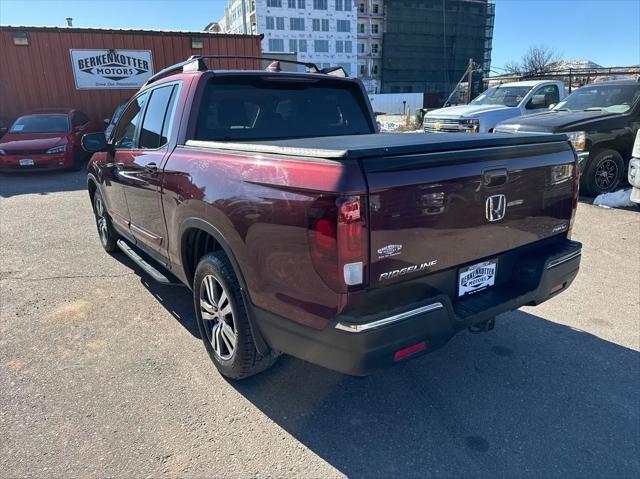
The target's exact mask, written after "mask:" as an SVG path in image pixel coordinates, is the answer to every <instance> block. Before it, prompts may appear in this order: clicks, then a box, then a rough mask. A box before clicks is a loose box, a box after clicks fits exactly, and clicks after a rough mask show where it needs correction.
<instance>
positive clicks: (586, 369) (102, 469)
mask: <svg viewBox="0 0 640 479" xmlns="http://www.w3.org/2000/svg"><path fill="white" fill-rule="evenodd" d="M574 236H575V238H576V239H578V240H580V241H582V242H583V243H584V254H583V263H582V265H583V267H582V270H581V273H580V275H579V276H578V278H577V280H576V281H575V283H574V284H573V286H572V288H571V289H570V290H569V291H568V292H566V293H565V294H563V295H561V296H559V297H558V298H556V299H554V300H552V301H550V302H548V303H546V304H544V305H542V306H540V307H538V308H524V309H523V310H521V311H517V312H513V313H509V314H505V315H502V316H500V317H499V319H498V322H497V326H496V329H495V330H494V331H493V332H491V333H487V334H481V335H472V334H469V333H466V332H465V333H463V334H460V335H459V336H457V337H456V338H454V339H453V340H452V341H451V343H450V344H449V345H448V346H447V347H445V348H444V349H442V350H440V351H438V352H436V353H434V354H432V355H429V356H425V357H423V358H420V359H417V360H415V361H411V362H408V363H405V364H404V365H402V366H399V367H396V368H393V369H388V370H385V371H382V372H380V373H378V374H375V375H373V376H369V377H366V378H352V377H348V376H342V375H340V374H337V373H334V372H331V371H328V370H324V369H321V368H318V367H315V366H312V365H310V364H307V363H304V362H302V361H298V360H295V359H292V358H288V357H284V358H281V360H280V361H279V363H278V364H277V365H276V367H274V368H273V369H272V370H270V371H268V372H267V373H265V374H262V375H260V376H258V377H255V378H252V379H250V380H247V381H245V382H242V383H230V382H227V381H225V380H224V379H222V378H221V377H220V376H219V375H218V374H217V372H216V370H215V368H214V366H213V365H212V364H211V363H210V361H209V359H208V357H207V355H206V354H205V351H204V348H203V347H202V345H201V342H200V339H199V338H198V332H197V328H196V326H195V323H194V321H193V318H192V313H191V298H190V294H189V291H188V290H187V289H186V288H180V287H166V286H160V285H158V284H156V283H153V282H152V281H151V280H150V279H149V278H148V277H147V276H146V275H145V274H144V273H142V272H141V271H139V270H137V269H136V268H134V267H133V265H132V264H131V263H130V262H129V261H127V260H126V258H125V257H124V256H123V255H115V256H114V257H111V256H109V255H107V254H106V253H104V252H103V250H102V249H101V247H100V244H99V241H98V237H97V234H96V232H95V226H94V223H93V219H92V216H91V208H90V204H89V201H88V197H87V194H86V192H85V190H84V176H83V174H82V173H79V174H69V173H62V174H47V175H38V176H19V177H0V288H1V289H0V301H1V305H0V308H1V309H0V316H1V318H0V476H2V477H22V476H31V477H62V476H64V477H71V476H83V477H87V476H100V477H106V476H118V477H134V476H135V477H141V476H144V477H149V476H152V477H162V476H171V477H173V476H180V477H185V476H189V477H191V476H207V477H247V476H257V477H305V478H306V477H323V478H324V477H342V476H349V477H365V476H367V477H405V476H420V477H425V476H433V477H471V476H473V477H479V476H482V477H616V478H626V477H639V476H640V459H639V458H640V394H639V393H640V361H639V359H640V356H639V354H638V351H639V350H640V325H639V322H638V321H639V319H640V214H639V213H638V212H637V211H625V210H605V209H602V208H598V207H593V206H591V205H588V204H581V205H580V208H579V211H578V216H577V224H576V230H575V235H574Z"/></svg>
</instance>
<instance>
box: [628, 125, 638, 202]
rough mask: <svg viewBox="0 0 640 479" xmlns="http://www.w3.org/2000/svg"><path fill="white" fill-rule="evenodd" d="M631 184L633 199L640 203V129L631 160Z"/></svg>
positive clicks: (629, 175) (629, 174)
mask: <svg viewBox="0 0 640 479" xmlns="http://www.w3.org/2000/svg"><path fill="white" fill-rule="evenodd" d="M628 178H629V184H630V185H631V201H633V202H634V203H640V130H638V131H637V132H636V141H635V142H634V143H633V158H631V161H630V162H629V173H628Z"/></svg>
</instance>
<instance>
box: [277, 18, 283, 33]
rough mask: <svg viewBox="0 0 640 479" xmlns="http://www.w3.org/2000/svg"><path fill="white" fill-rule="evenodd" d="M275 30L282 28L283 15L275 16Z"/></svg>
mask: <svg viewBox="0 0 640 479" xmlns="http://www.w3.org/2000/svg"><path fill="white" fill-rule="evenodd" d="M276 30H284V17H276Z"/></svg>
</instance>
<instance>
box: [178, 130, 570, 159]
mask: <svg viewBox="0 0 640 479" xmlns="http://www.w3.org/2000/svg"><path fill="white" fill-rule="evenodd" d="M559 141H567V138H566V136H565V135H563V134H549V135H540V134H517V135H513V134H499V133H485V134H474V135H472V134H469V135H460V134H458V133H438V134H426V133H375V134H367V135H345V136H322V137H313V138H297V139H291V140H264V141H249V142H236V141H230V142H227V141H202V140H189V141H187V146H191V147H196V148H213V149H219V150H233V151H242V152H249V153H269V154H278V155H285V156H303V157H313V158H327V159H358V158H372V157H380V156H389V155H411V154H417V153H440V152H447V151H459V150H468V149H473V150H475V149H478V148H492V147H504V146H520V145H532V144H534V145H535V144H541V143H553V142H559Z"/></svg>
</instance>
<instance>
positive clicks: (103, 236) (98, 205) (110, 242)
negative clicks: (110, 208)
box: [93, 189, 119, 253]
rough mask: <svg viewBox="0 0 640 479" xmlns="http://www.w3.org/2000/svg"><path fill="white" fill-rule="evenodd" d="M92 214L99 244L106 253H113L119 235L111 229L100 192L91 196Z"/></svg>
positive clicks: (97, 191) (109, 219) (116, 246)
mask: <svg viewBox="0 0 640 479" xmlns="http://www.w3.org/2000/svg"><path fill="white" fill-rule="evenodd" d="M93 214H94V215H95V217H96V226H97V228H98V236H99V237H100V244H102V247H103V248H104V250H105V251H106V252H107V253H113V252H114V251H115V250H116V249H118V245H117V242H118V238H119V235H118V233H116V231H115V230H114V229H113V225H112V224H111V218H109V214H108V213H107V207H106V205H105V204H104V200H103V199H102V195H101V194H100V190H98V189H96V191H95V193H94V194H93Z"/></svg>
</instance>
